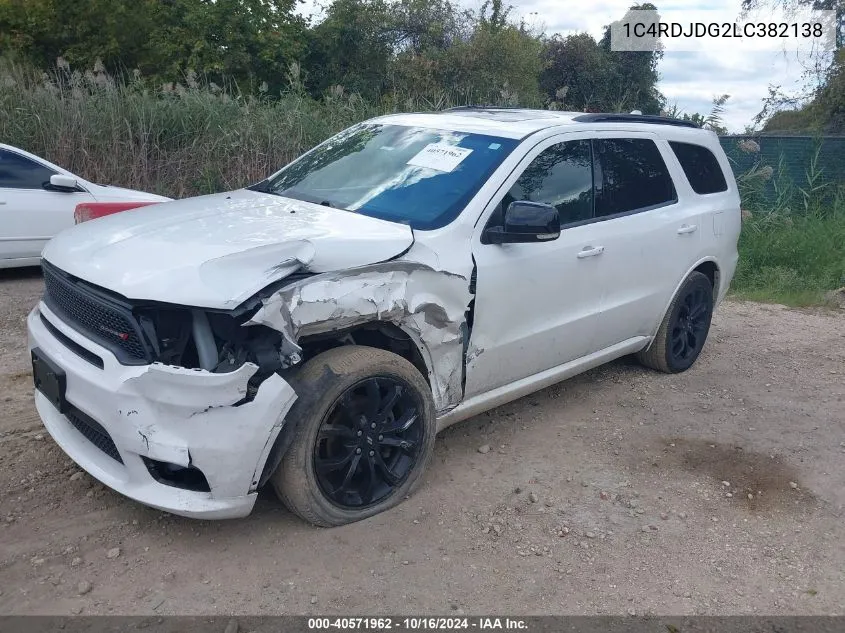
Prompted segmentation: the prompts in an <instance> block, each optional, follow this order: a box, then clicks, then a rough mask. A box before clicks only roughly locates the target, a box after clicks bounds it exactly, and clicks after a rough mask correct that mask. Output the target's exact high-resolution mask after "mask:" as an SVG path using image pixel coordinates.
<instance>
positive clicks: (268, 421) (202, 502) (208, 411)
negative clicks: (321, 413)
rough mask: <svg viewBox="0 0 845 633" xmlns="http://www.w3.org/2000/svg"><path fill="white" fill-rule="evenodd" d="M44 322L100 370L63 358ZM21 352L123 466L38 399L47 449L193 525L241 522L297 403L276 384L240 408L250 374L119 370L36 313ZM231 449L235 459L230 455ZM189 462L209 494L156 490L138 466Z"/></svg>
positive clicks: (42, 310) (268, 383)
mask: <svg viewBox="0 0 845 633" xmlns="http://www.w3.org/2000/svg"><path fill="white" fill-rule="evenodd" d="M41 314H43V315H44V317H45V318H46V319H48V320H49V321H50V323H52V324H53V325H54V326H55V327H56V328H58V329H59V330H60V331H61V332H62V333H63V334H64V335H65V336H67V337H69V338H70V339H72V340H73V341H75V342H77V343H78V344H80V345H82V346H84V347H85V348H87V349H89V350H90V351H92V352H94V353H95V354H97V355H98V356H100V357H101V358H102V359H103V362H104V369H102V370H101V369H99V368H97V367H95V366H94V365H91V364H90V363H88V362H87V361H85V360H83V359H82V358H80V357H79V356H77V355H76V354H75V353H73V352H72V351H70V350H69V349H68V348H67V347H65V345H64V344H63V343H61V342H60V341H59V340H58V339H56V338H55V337H54V336H53V335H52V334H51V333H50V332H49V331H48V330H47V329H46V327H45V326H44V324H43V323H42V322H41V317H40V315H41ZM27 326H28V331H29V348H30V349H32V348H33V347H38V348H39V349H40V350H41V352H42V353H43V354H44V355H46V356H47V357H48V358H49V359H50V360H51V361H53V362H54V363H56V364H57V365H58V366H59V367H61V368H62V369H63V370H64V371H65V373H66V375H67V399H68V401H69V402H71V403H72V404H74V405H75V406H76V407H78V408H79V409H81V410H83V411H85V412H86V413H87V414H88V415H90V416H91V417H92V418H94V419H95V420H97V422H99V423H100V424H101V425H102V426H103V427H104V428H105V429H106V431H108V433H109V435H110V436H111V437H112V440H113V441H114V443H115V445H116V446H117V449H118V451H119V453H120V455H121V457H122V459H123V462H124V463H123V465H121V464H119V463H118V462H116V461H114V460H113V459H111V458H110V457H108V456H107V455H106V454H105V453H103V452H102V451H100V450H99V449H98V448H96V447H95V446H94V445H93V444H91V442H89V441H88V440H87V439H85V438H84V437H83V436H82V435H81V434H80V433H79V432H78V431H76V429H74V428H73V427H72V426H71V425H70V423H69V422H68V420H67V419H66V418H65V417H64V416H62V415H60V414H59V412H58V411H57V410H56V409H55V408H54V407H53V405H52V404H50V402H49V401H47V400H46V399H45V398H44V397H43V396H42V395H41V394H40V393H37V394H36V406H37V408H38V412H39V414H40V415H41V419H42V420H43V421H44V424H45V426H46V428H47V430H48V431H49V432H50V434H51V435H52V436H53V438H54V439H55V440H56V442H57V443H58V444H59V446H61V448H62V449H63V450H64V451H65V452H66V453H67V454H68V455H70V457H71V458H72V459H73V460H74V461H75V462H76V463H77V464H79V465H80V466H81V467H82V468H84V469H85V470H86V471H87V472H89V473H90V474H91V475H92V476H93V477H95V478H97V479H98V480H99V481H101V482H102V483H103V484H105V485H107V486H109V487H111V488H114V489H115V490H117V491H118V492H120V493H121V494H124V495H126V496H128V497H131V498H132V499H135V500H137V501H140V502H141V503H144V504H147V505H151V506H153V507H156V508H160V509H162V510H167V511H168V512H173V513H174V514H181V515H184V516H190V517H196V518H208V519H211V518H215V519H217V518H232V517H238V516H245V515H246V514H249V512H250V510H251V509H252V506H253V504H254V503H255V485H254V483H253V482H254V481H256V479H255V477H256V476H257V474H258V473H260V472H261V469H262V468H263V465H264V460H266V458H267V453H268V450H269V449H268V446H267V445H268V442H272V440H274V439H275V437H276V435H277V434H278V433H279V430H280V429H281V427H282V425H283V424H284V420H285V416H286V415H287V412H288V411H289V410H290V407H291V406H292V405H293V403H294V401H295V400H296V394H295V393H294V391H293V389H292V388H291V386H290V385H288V384H287V383H286V382H285V381H284V380H282V378H280V377H279V376H276V375H274V376H272V377H270V378H269V379H267V380H265V381H264V382H263V383H262V384H261V386H260V387H259V389H258V393H257V394H256V396H255V398H254V400H252V402H249V403H246V404H241V405H239V406H233V405H234V404H235V403H237V402H239V401H240V400H242V399H243V396H244V394H245V393H246V385H247V381H248V380H249V378H250V377H251V376H252V375H253V374H254V373H255V371H256V369H257V368H256V367H255V365H251V364H246V365H243V366H241V367H240V368H239V369H238V370H236V371H234V372H231V373H226V374H212V373H209V372H207V371H203V370H191V369H182V368H178V367H170V366H167V365H161V364H153V365H148V366H131V367H130V366H125V365H120V364H119V363H118V362H117V359H116V358H115V357H114V356H113V355H112V354H111V353H110V352H109V351H108V350H106V349H105V348H103V347H100V346H99V345H97V344H96V343H93V342H92V341H89V340H87V339H86V338H84V337H83V336H81V335H80V334H79V333H77V332H76V331H75V330H73V329H72V328H70V327H68V326H66V325H65V324H64V323H62V321H61V320H59V319H58V318H57V317H56V315H55V314H53V313H51V312H50V310H49V308H47V307H46V306H45V305H44V304H40V305H39V306H37V307H36V308H34V309H33V311H32V312H31V313H30V315H29V318H28V322H27ZM234 447H237V448H236V450H233V448H234ZM141 456H145V457H149V458H151V459H157V460H160V461H168V462H172V463H175V464H180V465H182V466H187V465H188V464H189V463H190V464H193V465H194V466H196V467H197V468H199V469H200V470H202V471H203V473H204V474H205V476H206V478H207V479H208V483H209V486H210V488H211V492H207V493H206V492H192V491H187V490H180V489H178V488H173V487H170V486H165V485H162V484H159V483H158V482H156V481H155V480H153V479H152V477H151V476H150V474H149V473H148V472H147V469H146V467H145V466H144V464H143V462H142V461H141V459H140V457H141Z"/></svg>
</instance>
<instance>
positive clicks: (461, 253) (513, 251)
mask: <svg viewBox="0 0 845 633" xmlns="http://www.w3.org/2000/svg"><path fill="white" fill-rule="evenodd" d="M739 230H740V211H739V196H738V194H737V188H736V183H735V181H734V179H733V177H732V175H731V170H730V167H729V165H728V162H727V159H726V158H725V155H724V153H723V152H722V150H721V148H720V146H719V142H718V140H717V138H716V136H715V134H713V133H712V132H707V131H703V130H700V129H695V128H694V127H693V126H690V125H688V124H684V123H682V122H679V121H674V120H670V119H661V118H658V117H648V116H642V115H602V114H580V113H564V112H546V111H531V110H510V109H484V108H460V109H455V110H450V111H447V112H442V113H430V114H403V115H393V116H385V117H381V118H377V119H373V120H370V121H366V122H364V123H362V124H360V125H356V126H354V127H352V128H350V129H349V130H346V131H344V132H342V133H340V134H338V135H337V136H335V137H333V138H331V139H329V140H328V141H326V142H324V143H322V144H321V145H319V146H317V147H316V148H314V149H313V150H311V151H309V152H308V153H306V154H305V155H303V156H302V157H300V158H299V159H297V160H296V161H294V162H293V163H291V164H290V165H288V166H287V167H285V168H284V169H282V170H281V171H279V172H278V173H276V174H274V175H273V176H271V177H269V178H267V179H266V180H264V181H262V182H261V183H258V184H257V185H254V186H252V187H249V188H247V189H242V190H238V191H231V192H228V193H222V194H216V195H211V196H204V197H198V198H193V199H187V200H180V201H177V202H169V203H165V204H159V205H156V206H152V207H146V208H143V209H139V210H135V211H128V212H124V213H119V214H116V215H113V216H109V217H106V218H102V219H100V220H97V221H96V222H88V223H85V224H81V225H79V226H77V227H75V228H73V229H71V230H70V231H68V232H65V233H63V234H61V235H60V236H58V237H57V238H55V239H54V240H53V241H51V242H50V243H49V244H48V246H47V247H46V249H45V250H44V253H43V269H44V280H45V293H44V297H43V300H42V301H41V302H40V303H39V305H38V306H37V307H36V308H35V309H34V310H33V311H32V313H31V314H30V316H29V321H28V326H29V336H30V348H31V352H32V363H33V372H34V378H35V385H36V387H37V391H36V405H37V408H38V412H39V413H40V415H41V418H42V420H43V421H44V424H45V426H46V427H47V429H48V430H49V432H50V434H51V435H52V436H53V438H54V439H55V440H56V442H57V443H58V444H59V445H60V446H61V447H62V448H63V449H64V450H65V452H67V454H68V455H70V456H71V458H73V459H74V460H75V461H76V462H77V463H78V464H79V465H80V466H82V467H83V468H84V469H85V470H87V471H88V472H89V473H90V474H91V475H93V476H94V477H96V478H97V479H99V480H100V481H101V482H103V483H104V484H106V485H108V486H110V487H112V488H114V489H115V490H117V491H119V492H121V493H123V494H125V495H127V496H129V497H131V498H133V499H136V500H138V501H140V502H142V503H145V504H148V505H150V506H154V507H156V508H160V509H163V510H166V511H169V512H173V513H176V514H181V515H185V516H192V517H200V518H224V517H238V516H244V515H246V514H248V513H249V512H250V510H251V509H252V507H253V504H254V502H255V499H256V495H257V490H258V488H259V487H260V486H261V485H262V484H264V483H265V482H266V481H270V482H272V484H273V486H274V488H275V489H276V491H277V492H278V494H279V496H280V497H281V499H282V500H283V501H284V502H285V504H286V505H287V506H288V507H289V508H290V509H291V510H293V511H294V512H295V513H296V514H298V515H299V516H301V517H303V518H305V519H307V520H308V521H311V522H313V523H315V524H318V525H324V526H329V525H340V524H343V523H348V522H351V521H356V520H359V519H362V518H365V517H368V516H371V515H373V514H375V513H377V512H380V511H382V510H384V509H386V508H389V507H391V506H393V505H395V504H397V503H399V502H400V501H401V500H402V499H404V498H405V496H406V495H407V494H409V493H410V491H411V490H412V489H413V488H414V486H415V485H416V484H417V483H419V481H420V477H421V475H422V473H423V471H424V469H425V467H426V464H428V462H429V461H430V458H431V456H432V449H433V445H434V438H435V433H436V432H437V431H438V430H440V429H443V428H445V427H446V426H448V425H450V424H453V423H455V422H457V421H459V420H462V419H465V418H468V417H470V416H473V415H475V414H477V413H479V412H481V411H484V410H486V409H490V408H492V407H495V406H498V405H500V404H502V403H505V402H508V401H510V400H514V399H516V398H519V397H521V396H524V395H526V394H528V393H531V392H533V391H536V390H538V389H542V388H544V387H547V386H548V385H551V384H553V383H556V382H558V381H561V380H563V379H565V378H568V377H570V376H573V375H574V374H577V373H579V372H583V371H585V370H587V369H590V368H592V367H595V366H597V365H600V364H602V363H605V362H607V361H610V360H612V359H614V358H618V357H620V356H623V355H625V354H634V353H636V354H637V355H638V356H639V358H640V359H641V360H642V362H643V363H644V364H646V365H647V366H649V367H653V368H655V369H659V370H662V371H666V372H678V371H683V370H685V369H687V368H688V367H690V366H691V365H692V364H693V362H695V360H696V358H697V357H698V355H699V353H700V352H701V349H702V346H703V345H704V341H705V339H706V337H707V332H708V329H709V326H710V318H711V315H712V312H713V308H714V306H715V305H716V304H717V303H718V301H719V300H721V298H722V297H723V296H724V295H725V292H726V291H727V289H728V285H729V283H730V281H731V278H732V276H733V273H734V269H735V267H736V263H737V249H736V246H737V239H738V236H739Z"/></svg>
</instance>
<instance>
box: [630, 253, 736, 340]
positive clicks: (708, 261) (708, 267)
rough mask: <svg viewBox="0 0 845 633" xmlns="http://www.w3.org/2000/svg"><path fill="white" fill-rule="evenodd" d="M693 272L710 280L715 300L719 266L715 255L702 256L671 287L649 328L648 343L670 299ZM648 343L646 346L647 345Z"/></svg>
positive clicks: (654, 333)
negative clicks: (652, 324) (670, 292)
mask: <svg viewBox="0 0 845 633" xmlns="http://www.w3.org/2000/svg"><path fill="white" fill-rule="evenodd" d="M695 272H699V273H702V274H704V275H705V276H706V277H707V278H708V279H709V280H710V284H711V285H712V286H713V297H714V302H715V297H717V296H718V294H719V287H720V284H721V276H722V275H721V269H720V268H719V264H718V262H717V261H716V258H715V257H709V256H708V257H703V258H702V259H700V260H699V261H697V262H696V263H695V264H694V265H693V266H692V267H690V269H689V270H687V271H686V272H685V273H684V274H683V276H682V277H681V278H680V280H678V282H677V283H676V284H675V287H674V288H673V289H672V294H670V295H669V299H668V300H667V301H666V304H665V305H664V306H663V309H662V310H661V311H660V315H659V317H658V320H657V323H656V324H655V325H654V327H653V328H652V330H651V338H650V340H649V343H648V345H651V340H653V339H654V336H655V335H656V334H657V330H658V329H659V328H660V323H661V322H662V321H663V317H664V316H666V312H667V310H669V306H671V305H672V301H673V300H674V299H675V296H676V295H677V294H678V291H679V290H680V289H681V286H683V285H684V282H685V281H686V280H687V279H688V278H689V276H690V275H691V274H692V273H695ZM648 345H647V346H646V347H648Z"/></svg>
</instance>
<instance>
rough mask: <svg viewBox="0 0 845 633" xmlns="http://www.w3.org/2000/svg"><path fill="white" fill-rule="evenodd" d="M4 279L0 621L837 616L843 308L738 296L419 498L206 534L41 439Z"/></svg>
mask: <svg viewBox="0 0 845 633" xmlns="http://www.w3.org/2000/svg"><path fill="white" fill-rule="evenodd" d="M40 292H41V279H40V277H39V275H38V274H37V272H33V271H5V272H4V271H0V326H2V329H0V345H2V349H3V351H4V354H3V358H4V360H5V363H4V366H3V368H2V370H0V398H2V403H3V404H2V415H0V613H2V614H11V613H15V614H70V613H85V614H106V613H115V614H118V613H119V614H154V613H155V614H228V613H233V614H264V613H267V614H282V613H291V614H311V613H322V614H340V615H348V614H376V613H379V614H435V613H441V614H461V613H467V614H472V613H493V614H514V615H520V614H586V615H591V614H625V613H630V614H643V613H658V614H676V615H678V614H768V615H775V614H832V613H836V614H845V523H843V507H845V469H844V468H843V465H845V312H842V311H821V310H791V309H787V308H783V307H780V306H767V305H758V304H752V303H739V302H726V303H725V304H723V306H722V307H721V308H720V309H719V311H718V313H717V315H716V317H715V319H714V324H713V329H712V330H711V335H710V341H709V342H708V345H707V347H706V348H705V350H704V354H703V355H702V357H701V358H700V360H699V361H698V363H697V364H696V366H695V367H694V368H693V369H692V370H690V371H688V372H687V373H684V374H681V375H674V376H668V375H662V374H658V373H654V372H652V371H648V370H645V369H643V368H641V367H639V366H638V365H636V364H635V363H634V362H632V361H630V360H628V359H623V360H621V361H618V362H616V363H613V364H610V365H608V366H605V367H602V368H599V369H597V370H594V371H591V372H589V373H587V374H584V375H582V376H579V377H577V378H574V379H572V380H570V381H568V382H565V383H562V384H560V385H556V386H554V387H551V388H549V389H546V390H544V391H542V392H539V393H537V394H534V395H532V396H528V397H526V398H523V399H521V400H519V401H517V402H514V403H512V404H510V405H507V406H503V407H500V408H498V409H496V410H494V411H491V412H489V413H487V414H483V415H480V416H478V417H476V418H473V419H471V420H468V421H466V422H464V423H461V424H458V425H456V426H454V427H452V428H450V429H448V430H446V431H445V432H443V433H441V434H440V436H438V445H437V448H436V454H435V459H434V462H433V464H432V468H431V469H430V471H429V472H428V474H427V476H426V477H425V481H424V483H423V486H422V488H421V489H420V491H419V492H418V493H417V494H416V495H415V496H414V497H412V498H411V499H409V500H408V501H406V502H405V503H404V504H402V505H401V506H399V507H398V508H396V509H394V510H392V511H390V512H387V513H385V514H382V515H380V516H377V517H374V518H372V519H369V520H367V521H364V522H361V523H358V524H354V525H350V526H346V527H342V528H335V529H328V530H326V529H317V528H313V527H310V526H308V525H306V524H305V523H303V522H301V521H299V520H297V519H296V518H295V517H293V516H291V515H290V514H289V513H288V512H287V511H285V510H284V509H283V508H282V507H280V505H279V504H278V503H277V502H276V500H275V498H274V497H273V495H272V492H271V491H269V490H265V491H262V494H261V496H260V498H259V502H258V504H257V505H256V508H255V511H254V512H253V514H252V516H250V517H248V518H246V519H243V520H238V521H228V522H215V523H204V522H197V521H191V520H188V519H181V518H178V517H173V516H169V515H165V514H162V513H160V512H157V511H154V510H150V509H147V508H144V507H143V506H140V505H138V504H136V503H134V502H132V501H129V500H128V499H125V498H122V497H121V496H119V495H118V494H116V493H113V492H111V491H110V490H108V489H105V488H104V487H102V486H101V485H99V484H98V483H97V482H96V481H94V480H93V479H92V478H91V477H89V476H88V475H87V474H84V473H82V472H80V471H79V470H78V469H77V468H76V467H75V466H74V464H73V463H72V462H71V461H70V460H69V459H68V458H67V457H65V456H64V454H63V453H62V452H61V450H60V449H58V447H56V446H55V445H54V444H53V442H52V440H51V439H50V437H49V436H48V435H47V434H46V432H44V431H43V430H42V427H41V425H40V422H39V420H38V417H37V415H36V414H35V411H34V407H33V404H32V396H31V390H32V388H31V379H30V375H29V367H28V364H29V362H28V359H27V356H26V343H25V328H24V319H25V315H26V312H27V311H28V309H29V308H30V307H31V306H32V305H33V304H34V303H35V301H36V300H37V297H38V295H39V294H40Z"/></svg>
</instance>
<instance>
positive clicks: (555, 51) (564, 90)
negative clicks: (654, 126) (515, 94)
mask: <svg viewBox="0 0 845 633" xmlns="http://www.w3.org/2000/svg"><path fill="white" fill-rule="evenodd" d="M631 8H632V9H641V10H646V9H650V10H654V5H650V4H643V5H634V6H633V7H631ZM610 32H611V26H607V27H605V30H604V36H603V37H602V39H601V40H600V41H599V42H596V41H595V40H594V39H593V38H592V37H591V36H590V35H588V34H586V33H579V34H576V35H570V36H567V37H561V36H559V35H556V36H554V37H552V38H551V39H549V40H547V41H546V46H545V61H546V67H545V69H544V70H543V71H542V74H541V76H540V87H541V89H542V90H543V92H544V93H545V95H546V97H547V99H548V100H549V101H550V102H552V103H553V104H555V106H556V107H559V108H561V107H562V108H567V109H573V110H587V111H593V112H598V111H604V112H628V111H631V110H634V109H637V110H641V111H642V112H644V113H646V114H657V113H658V112H660V109H661V107H662V106H663V103H664V102H665V99H664V97H663V95H662V94H660V92H659V91H658V90H657V82H658V80H659V78H660V76H659V74H658V72H657V64H658V62H659V61H660V59H661V58H662V56H663V54H662V52H661V51H653V52H620V51H612V50H611V42H610Z"/></svg>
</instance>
